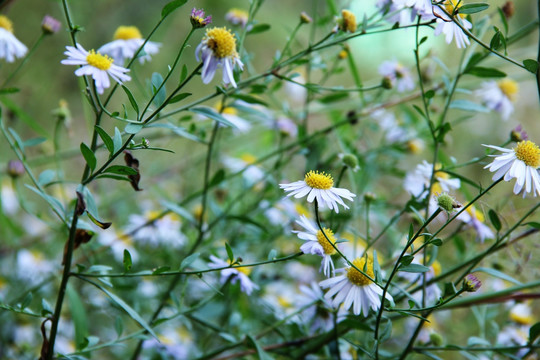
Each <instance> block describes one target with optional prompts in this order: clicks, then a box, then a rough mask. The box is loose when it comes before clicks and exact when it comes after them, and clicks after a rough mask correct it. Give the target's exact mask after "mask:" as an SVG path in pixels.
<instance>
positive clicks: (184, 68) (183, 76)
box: [180, 64, 187, 84]
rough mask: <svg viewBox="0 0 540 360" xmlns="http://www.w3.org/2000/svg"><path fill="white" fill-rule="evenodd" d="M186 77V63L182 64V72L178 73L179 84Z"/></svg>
mask: <svg viewBox="0 0 540 360" xmlns="http://www.w3.org/2000/svg"><path fill="white" fill-rule="evenodd" d="M186 77H187V65H186V64H184V66H182V72H181V73H180V84H181V83H183V82H184V80H186Z"/></svg>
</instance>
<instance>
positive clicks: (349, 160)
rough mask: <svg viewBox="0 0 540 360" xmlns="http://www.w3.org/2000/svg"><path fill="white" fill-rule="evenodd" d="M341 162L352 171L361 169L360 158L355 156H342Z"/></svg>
mask: <svg viewBox="0 0 540 360" xmlns="http://www.w3.org/2000/svg"><path fill="white" fill-rule="evenodd" d="M340 157H341V161H342V162H343V165H345V166H347V167H349V168H350V169H351V170H352V171H357V170H358V169H359V168H360V167H359V166H358V158H357V157H356V156H355V155H353V154H342V155H341V156H340Z"/></svg>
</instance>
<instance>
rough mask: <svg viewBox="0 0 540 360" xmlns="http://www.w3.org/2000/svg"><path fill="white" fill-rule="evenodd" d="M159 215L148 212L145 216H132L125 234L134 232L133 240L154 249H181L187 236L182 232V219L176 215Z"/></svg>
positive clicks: (158, 213)
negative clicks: (159, 247) (163, 247)
mask: <svg viewBox="0 0 540 360" xmlns="http://www.w3.org/2000/svg"><path fill="white" fill-rule="evenodd" d="M159 215H160V212H159V211H148V212H146V214H144V215H139V214H132V215H130V216H129V223H128V225H127V227H126V229H125V232H126V233H132V232H133V240H135V241H137V242H139V243H141V244H145V245H150V246H152V247H157V246H166V247H172V248H179V247H181V246H182V245H184V244H185V242H186V236H185V235H184V234H183V233H182V232H181V230H180V228H181V226H182V223H181V221H180V218H179V217H178V216H177V215H176V214H167V215H165V216H161V217H160V216H159Z"/></svg>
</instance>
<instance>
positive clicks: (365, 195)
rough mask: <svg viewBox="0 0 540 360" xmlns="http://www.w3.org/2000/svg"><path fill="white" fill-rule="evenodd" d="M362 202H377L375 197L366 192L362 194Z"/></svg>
mask: <svg viewBox="0 0 540 360" xmlns="http://www.w3.org/2000/svg"><path fill="white" fill-rule="evenodd" d="M364 200H365V201H366V202H372V201H375V200H377V195H375V194H374V193H372V192H371V191H368V192H366V193H365V194H364Z"/></svg>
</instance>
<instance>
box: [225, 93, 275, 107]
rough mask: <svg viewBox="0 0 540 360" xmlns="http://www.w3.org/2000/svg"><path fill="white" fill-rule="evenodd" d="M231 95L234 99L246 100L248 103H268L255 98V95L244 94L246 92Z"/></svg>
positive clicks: (265, 104)
mask: <svg viewBox="0 0 540 360" xmlns="http://www.w3.org/2000/svg"><path fill="white" fill-rule="evenodd" d="M231 97H234V98H236V99H240V100H242V101H245V102H247V103H248V104H259V105H263V106H268V104H267V103H266V102H264V101H262V100H261V99H258V98H256V97H255V96H251V95H246V94H232V95H231Z"/></svg>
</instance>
